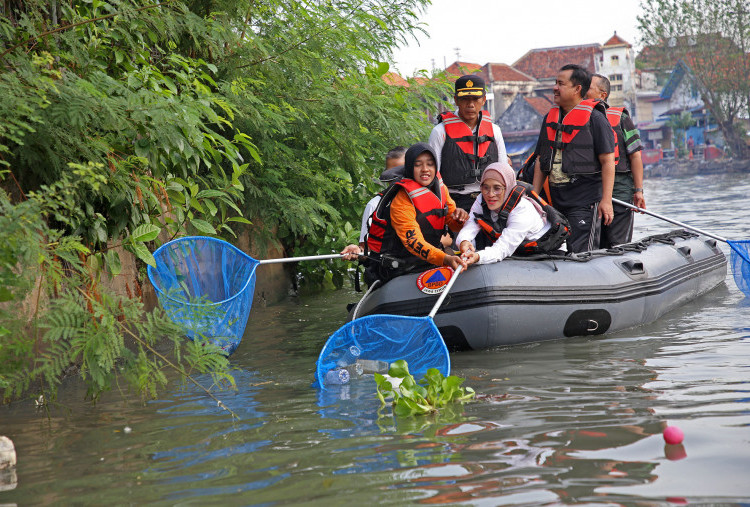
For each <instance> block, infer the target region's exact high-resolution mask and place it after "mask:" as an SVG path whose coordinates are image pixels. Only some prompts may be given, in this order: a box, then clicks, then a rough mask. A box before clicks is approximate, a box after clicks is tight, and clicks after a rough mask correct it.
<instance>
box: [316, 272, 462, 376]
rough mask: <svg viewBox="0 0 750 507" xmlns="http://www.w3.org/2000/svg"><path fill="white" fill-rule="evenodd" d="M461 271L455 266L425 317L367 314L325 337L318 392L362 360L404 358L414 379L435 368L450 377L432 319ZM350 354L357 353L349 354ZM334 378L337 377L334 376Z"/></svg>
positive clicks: (445, 353)
mask: <svg viewBox="0 0 750 507" xmlns="http://www.w3.org/2000/svg"><path fill="white" fill-rule="evenodd" d="M462 270H463V266H458V268H456V270H455V271H454V272H453V275H452V276H451V279H450V281H449V282H448V284H447V285H446V286H445V289H444V290H443V292H442V293H441V294H440V297H439V298H438V300H437V301H436V302H435V304H434V306H433V307H432V310H431V311H430V313H429V314H428V315H427V317H409V316H404V315H367V316H365V317H361V318H358V319H355V320H352V321H350V322H347V323H346V324H344V326H342V327H340V328H339V329H338V330H337V331H336V332H335V333H333V334H332V335H331V336H330V337H329V338H328V340H327V341H326V343H325V345H324V346H323V349H322V350H321V351H320V356H319V357H318V361H317V367H316V374H315V376H316V379H317V381H318V385H319V386H320V387H321V389H326V388H328V387H330V385H327V383H326V379H327V378H331V375H327V374H328V373H329V372H331V371H335V370H337V369H347V370H348V371H356V369H355V368H353V367H356V365H357V363H360V364H362V363H361V362H363V361H364V362H367V363H366V364H372V363H378V364H383V365H384V366H385V365H390V364H391V363H393V362H394V361H397V360H399V359H404V360H405V361H406V362H407V363H409V371H410V372H411V373H412V374H413V375H414V376H415V377H420V376H422V375H424V374H425V372H426V371H427V370H428V369H430V368H437V369H438V370H439V371H440V373H442V374H443V375H445V376H446V377H447V376H448V375H450V369H451V363H450V355H449V354H448V347H446V345H445V342H444V341H443V337H442V336H441V335H440V331H439V330H438V328H437V326H436V325H435V322H434V320H433V319H434V317H435V315H436V314H437V312H438V309H439V308H440V306H441V305H442V304H443V302H444V301H445V298H446V297H447V296H448V292H450V290H451V289H452V288H453V285H454V284H455V283H456V280H458V275H459V274H460V273H461V271H462ZM352 351H355V352H356V354H354V355H352V353H351V352H352ZM385 371H387V369H386V370H385ZM365 373H367V372H365ZM333 378H339V377H338V376H336V375H333ZM346 378H347V379H348V378H349V375H348V374H347V375H346ZM339 383H340V382H339Z"/></svg>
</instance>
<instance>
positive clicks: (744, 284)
mask: <svg viewBox="0 0 750 507" xmlns="http://www.w3.org/2000/svg"><path fill="white" fill-rule="evenodd" d="M727 243H728V244H729V246H730V247H732V274H733V275H734V282H735V283H736V284H737V287H739V289H740V290H741V291H742V292H743V293H745V296H747V297H750V240H747V239H745V240H740V241H733V240H730V241H727Z"/></svg>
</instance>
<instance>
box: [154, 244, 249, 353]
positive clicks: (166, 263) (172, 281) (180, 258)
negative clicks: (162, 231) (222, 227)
mask: <svg viewBox="0 0 750 507" xmlns="http://www.w3.org/2000/svg"><path fill="white" fill-rule="evenodd" d="M154 259H155V260H156V268H154V267H152V266H149V267H148V277H149V279H150V280H151V283H152V285H153V286H154V289H155V290H156V294H157V296H158V298H159V303H161V306H162V308H164V311H165V312H166V313H167V315H168V316H169V318H170V319H172V322H174V323H175V324H177V325H178V326H180V327H181V328H182V329H183V330H184V332H185V334H186V335H187V336H188V337H189V338H190V339H192V340H197V339H205V340H208V341H209V342H210V343H213V344H215V345H217V346H219V347H221V348H222V349H223V350H224V351H225V352H226V354H227V355H229V354H231V353H232V352H234V350H235V349H236V348H237V346H238V345H239V344H240V341H241V340H242V335H243V333H244V332H245V325H246V324H247V317H248V314H249V313H250V307H251V306H252V303H253V292H254V291H255V268H256V267H257V266H258V261H257V260H255V259H253V258H252V257H250V256H248V255H247V254H245V253H244V252H242V251H241V250H239V249H238V248H236V247H235V246H233V245H231V244H229V243H227V242H226V241H222V240H220V239H215V238H208V237H203V236H189V237H185V238H179V239H176V240H174V241H170V242H169V243H166V244H164V245H162V246H161V247H160V248H159V249H157V250H156V252H154Z"/></svg>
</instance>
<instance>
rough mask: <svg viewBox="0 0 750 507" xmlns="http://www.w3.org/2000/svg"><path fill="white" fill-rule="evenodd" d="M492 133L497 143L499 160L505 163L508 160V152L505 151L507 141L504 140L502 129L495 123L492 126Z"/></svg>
mask: <svg viewBox="0 0 750 507" xmlns="http://www.w3.org/2000/svg"><path fill="white" fill-rule="evenodd" d="M492 133H493V134H494V135H495V141H497V160H498V161H500V162H505V161H507V159H508V151H507V150H506V149H505V139H503V133H502V132H501V131H500V127H499V126H497V125H495V124H494V123H493V124H492Z"/></svg>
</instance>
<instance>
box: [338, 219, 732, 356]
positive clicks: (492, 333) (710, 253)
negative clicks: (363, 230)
mask: <svg viewBox="0 0 750 507" xmlns="http://www.w3.org/2000/svg"><path fill="white" fill-rule="evenodd" d="M584 257H590V259H589V260H587V261H585V262H582V261H580V260H579V261H574V260H564V259H563V258H555V259H549V258H545V259H534V260H527V259H516V258H511V259H505V260H503V261H502V262H498V263H494V264H487V265H476V266H471V267H470V268H469V269H468V270H467V271H466V272H464V273H462V274H461V276H460V278H459V279H458V280H457V281H456V284H455V285H454V287H453V289H452V290H451V292H450V294H449V295H448V297H447V298H446V300H445V302H444V303H443V305H442V306H441V308H440V310H439V312H438V314H437V315H436V316H435V324H436V325H437V327H438V329H439V330H440V333H441V335H442V336H443V339H444V340H445V342H446V345H448V347H449V349H451V350H462V349H485V348H489V347H496V346H502V345H511V344H517V343H526V342H537V341H543V340H554V339H559V338H566V337H571V336H585V335H600V334H604V333H613V332H616V331H620V330H623V329H627V328H631V327H634V326H639V325H642V324H647V323H649V322H653V321H654V320H656V319H658V318H659V317H661V316H662V315H664V314H665V313H667V312H669V311H670V310H672V309H674V308H677V307H678V306H680V305H683V304H685V303H687V302H688V301H690V300H692V299H695V298H697V297H698V296H700V295H702V294H704V293H706V292H708V291H710V290H711V289H713V288H715V287H716V286H717V285H719V284H721V283H722V282H723V281H724V279H725V277H726V273H727V261H726V258H725V256H724V254H723V253H722V252H721V250H719V248H718V247H717V245H716V241H715V240H712V239H710V240H705V239H701V238H699V237H697V236H695V235H694V234H691V233H687V232H686V231H673V232H671V233H668V234H664V235H660V236H651V237H649V238H644V239H643V240H641V241H639V242H637V243H631V244H629V245H624V246H623V247H622V248H617V249H613V250H608V251H604V250H600V251H595V252H592V253H591V254H590V255H584ZM418 276H419V273H416V274H411V275H404V276H401V277H398V278H396V279H394V280H391V281H390V282H388V283H386V284H385V285H383V286H382V287H379V288H376V289H374V290H371V291H369V292H368V293H367V294H366V295H365V296H364V297H363V299H362V300H361V301H360V303H359V304H358V305H357V306H356V307H355V308H354V309H353V311H352V314H351V315H350V318H352V317H353V318H357V317H361V316H365V315H372V314H397V315H412V316H425V315H427V314H428V313H429V311H430V309H431V308H432V306H433V305H434V303H435V301H437V298H438V296H439V295H435V294H424V293H422V292H421V291H420V290H419V289H418V288H417V283H416V281H417V277H418Z"/></svg>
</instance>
